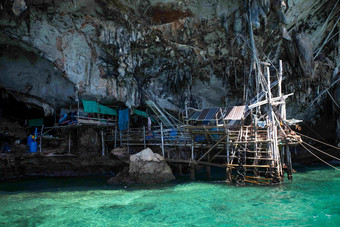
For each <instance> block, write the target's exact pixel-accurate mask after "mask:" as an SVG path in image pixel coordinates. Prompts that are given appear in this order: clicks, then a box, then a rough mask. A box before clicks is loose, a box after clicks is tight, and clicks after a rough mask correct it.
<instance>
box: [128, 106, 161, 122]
mask: <svg viewBox="0 0 340 227" xmlns="http://www.w3.org/2000/svg"><path fill="white" fill-rule="evenodd" d="M133 113H134V114H136V115H138V116H141V117H145V118H148V117H150V118H151V121H152V122H154V123H156V122H157V121H155V119H153V117H152V116H149V114H147V113H146V112H144V111H141V110H137V109H134V110H133Z"/></svg>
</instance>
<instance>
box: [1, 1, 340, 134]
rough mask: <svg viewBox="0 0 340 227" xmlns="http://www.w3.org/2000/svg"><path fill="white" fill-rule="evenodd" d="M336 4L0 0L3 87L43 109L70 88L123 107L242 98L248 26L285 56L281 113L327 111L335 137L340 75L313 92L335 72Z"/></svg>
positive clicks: (249, 83)
mask: <svg viewBox="0 0 340 227" xmlns="http://www.w3.org/2000/svg"><path fill="white" fill-rule="evenodd" d="M339 11H340V7H339V2H338V1H336V0H328V1H327V0H305V1H301V0H285V1H281V0H273V1H269V0H251V1H236V0H231V1H224V0H124V1H123V0H72V1H70V0H36V1H33V0H4V1H2V2H1V3H0V27H1V29H0V44H1V46H0V48H1V56H0V75H1V78H0V86H1V87H5V88H6V89H9V90H11V91H14V92H17V93H18V94H21V95H22V94H24V95H25V97H26V99H27V96H29V97H30V99H29V100H24V101H26V102H33V100H38V101H35V103H36V104H38V105H41V106H43V105H45V107H44V109H47V110H48V109H49V108H55V107H60V106H63V105H65V103H71V102H72V100H74V99H75V96H76V93H75V91H76V92H79V94H80V95H82V96H83V97H86V96H91V97H95V98H97V99H102V100H106V101H119V102H123V103H125V104H126V105H127V106H138V105H141V104H142V103H143V100H144V98H145V95H146V94H148V96H151V97H152V98H154V99H156V100H157V102H158V103H159V104H160V105H161V106H163V107H165V108H168V109H172V110H178V109H181V108H183V107H184V103H185V102H186V101H187V102H188V103H189V105H190V106H193V107H197V108H200V107H206V106H223V105H234V104H241V103H244V102H246V101H247V100H249V98H250V97H252V96H253V95H254V90H255V89H254V79H253V78H252V77H251V75H252V74H251V66H252V61H251V59H252V58H251V56H252V51H251V44H250V38H251V37H250V33H249V27H250V26H249V25H250V24H251V25H252V27H253V29H254V40H255V44H256V48H257V51H258V55H259V57H260V59H262V60H263V61H271V62H272V63H273V64H274V66H275V67H276V68H277V62H278V60H279V59H282V60H283V62H284V69H285V71H284V75H285V78H286V79H285V81H284V84H285V87H284V92H285V93H290V92H294V96H293V98H292V99H290V103H288V115H289V116H291V117H293V116H294V117H295V118H300V119H303V120H307V121H311V122H313V123H317V122H322V121H323V120H324V119H331V120H330V121H329V124H332V125H333V126H334V127H333V128H332V129H331V132H332V133H333V137H334V135H335V130H336V127H337V128H338V137H339V138H340V119H339V106H338V105H339V103H340V86H339V83H336V84H335V85H334V86H333V87H332V89H330V90H329V94H328V93H325V94H323V95H321V96H320V97H319V98H318V99H317V100H316V101H315V102H314V100H315V99H316V97H318V96H319V94H320V93H321V92H322V91H323V90H324V89H326V88H327V87H329V86H330V85H331V84H332V83H333V82H334V81H336V80H337V79H338V78H339V65H340V50H339V42H340V41H339V15H340V12H339ZM13 50H16V53H17V55H18V56H17V57H13V53H12V52H13ZM27 53H31V55H28V54H27ZM34 59H35V60H34ZM10 64H12V65H17V67H16V70H8V66H10ZM275 67H271V71H272V75H275V71H276V68H275ZM11 68H12V66H11ZM27 68H32V69H31V70H24V69H27ZM33 68H34V69H33ZM37 69H38V70H37ZM40 69H43V70H40ZM37 71H38V72H37ZM23 72H24V73H23ZM22 75H24V77H25V79H24V80H21V79H20V78H21V77H22ZM28 81H29V82H28ZM49 81H52V82H49ZM50 87H53V88H55V87H58V88H59V89H60V90H57V89H55V91H50V89H49V88H50ZM37 88H38V89H37ZM244 88H251V89H250V90H248V91H247V89H244ZM47 90H48V91H49V92H46V91H47ZM60 93H62V94H65V95H62V94H60ZM331 96H332V97H333V100H332V99H331ZM52 97H53V98H52ZM336 103H337V104H336ZM47 106H48V107H47ZM47 112H51V111H47ZM336 122H337V126H336ZM330 137H332V135H330ZM333 139H334V138H333Z"/></svg>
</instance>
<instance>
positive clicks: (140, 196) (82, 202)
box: [0, 167, 340, 226]
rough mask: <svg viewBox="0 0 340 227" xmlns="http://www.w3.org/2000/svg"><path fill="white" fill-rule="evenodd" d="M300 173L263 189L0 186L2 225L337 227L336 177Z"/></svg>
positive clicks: (86, 183)
mask: <svg viewBox="0 0 340 227" xmlns="http://www.w3.org/2000/svg"><path fill="white" fill-rule="evenodd" d="M298 171H299V172H298V173H295V175H294V181H293V182H288V181H286V182H285V183H284V184H283V185H280V186H268V187H259V186H247V187H237V186H229V185H226V184H224V183H222V182H214V181H209V182H208V181H199V182H184V181H177V182H175V183H171V184H165V185H158V186H152V187H150V186H130V187H128V188H124V187H113V186H108V185H106V183H105V181H104V179H101V178H71V179H51V178H47V179H32V180H26V181H21V182H13V183H6V184H1V185H0V207H1V209H0V225H1V226H163V225H171V226H225V225H232V226H234V225H238V226H240V225H281V226H283V225H285V226H286V225H289V226H291V225H294V226H297V225H305V226H306V225H307V226H320V225H321V226H329V225H331V226H339V225H340V172H336V171H335V170H332V169H328V168H321V167H313V168H312V167H308V168H307V167H300V168H299V169H298ZM217 178H218V177H217Z"/></svg>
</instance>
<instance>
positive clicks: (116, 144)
mask: <svg viewBox="0 0 340 227" xmlns="http://www.w3.org/2000/svg"><path fill="white" fill-rule="evenodd" d="M116 147H117V126H115V145H114V148H116Z"/></svg>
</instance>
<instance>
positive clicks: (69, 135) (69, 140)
mask: <svg viewBox="0 0 340 227" xmlns="http://www.w3.org/2000/svg"><path fill="white" fill-rule="evenodd" d="M68 153H69V154H71V129H69V130H68Z"/></svg>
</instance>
